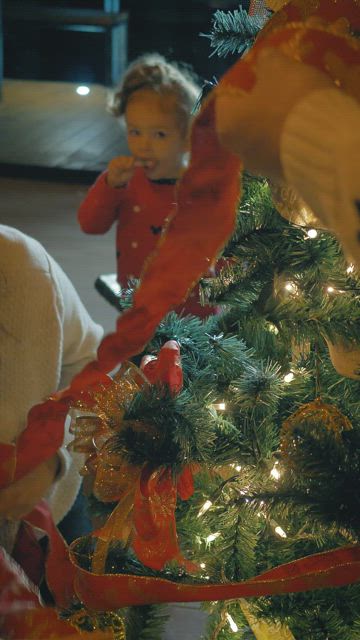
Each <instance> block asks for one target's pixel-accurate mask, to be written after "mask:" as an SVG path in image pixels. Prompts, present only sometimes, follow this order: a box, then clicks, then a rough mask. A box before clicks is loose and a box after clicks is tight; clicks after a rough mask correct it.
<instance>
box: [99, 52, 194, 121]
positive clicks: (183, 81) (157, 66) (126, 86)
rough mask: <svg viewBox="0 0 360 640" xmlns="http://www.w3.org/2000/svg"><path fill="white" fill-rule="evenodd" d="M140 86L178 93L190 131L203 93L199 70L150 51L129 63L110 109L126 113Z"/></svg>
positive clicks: (182, 116)
mask: <svg viewBox="0 0 360 640" xmlns="http://www.w3.org/2000/svg"><path fill="white" fill-rule="evenodd" d="M140 89H150V90H151V91H156V92H157V93H159V94H160V95H163V96H172V97H174V98H175V101H176V106H175V109H176V110H177V111H178V115H179V121H180V126H181V127H182V128H183V130H184V132H185V131H187V129H188V126H189V124H190V120H191V116H192V113H193V111H194V107H195V105H196V101H197V99H198V97H199V94H200V86H199V85H198V84H197V79H196V77H195V74H193V73H192V72H190V71H189V70H188V69H187V68H185V67H184V68H182V67H180V66H179V65H178V64H176V63H174V62H168V61H167V60H166V59H165V58H164V57H163V56H162V55H160V54H158V53H146V54H144V55H142V56H140V57H139V58H136V60H134V61H133V62H132V63H131V64H130V65H129V66H128V68H127V70H126V73H125V75H124V77H123V78H122V80H121V82H120V85H119V86H118V88H117V89H116V90H115V93H114V94H113V96H112V98H111V100H110V103H109V105H108V110H109V111H110V113H112V114H113V115H114V116H122V115H124V113H125V111H126V107H127V104H128V102H129V99H130V97H131V95H132V94H133V93H135V92H136V91H139V90H140Z"/></svg>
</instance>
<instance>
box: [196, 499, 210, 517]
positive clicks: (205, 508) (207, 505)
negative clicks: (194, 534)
mask: <svg viewBox="0 0 360 640" xmlns="http://www.w3.org/2000/svg"><path fill="white" fill-rule="evenodd" d="M210 507H212V502H211V500H206V501H205V502H204V504H203V506H202V507H201V509H200V511H199V513H198V514H197V517H198V518H201V516H203V515H204V513H206V511H208V509H210Z"/></svg>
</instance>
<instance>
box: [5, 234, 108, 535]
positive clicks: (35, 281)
mask: <svg viewBox="0 0 360 640" xmlns="http://www.w3.org/2000/svg"><path fill="white" fill-rule="evenodd" d="M102 335H103V330H102V328H101V327H100V326H99V325H97V324H95V323H94V322H93V321H92V320H91V318H90V316H89V314H88V313H87V311H86V309H85V307H84V306H83V304H82V302H81V300H80V298H79V296H78V294H77V293H76V291H75V289H74V287H73V285H72V284H71V282H70V280H69V279H68V278H67V276H66V275H65V273H64V272H63V271H62V269H61V268H60V267H59V265H58V264H57V263H56V262H55V260H53V258H51V256H49V254H48V253H47V252H46V251H45V249H44V248H43V247H42V246H41V245H40V244H39V243H38V242H37V241H36V240H34V239H32V238H29V237H28V236H26V235H24V234H23V233H21V232H20V231H18V230H16V229H14V228H12V227H7V226H3V225H0V440H1V441H2V442H5V443H10V442H14V441H15V440H16V438H17V436H18V435H19V434H20V433H21V431H22V430H23V429H24V428H25V426H26V421H27V413H28V411H29V409H30V408H31V407H32V406H33V405H34V404H37V403H39V402H41V401H42V400H44V399H45V398H46V397H47V396H49V395H50V394H51V393H53V392H54V391H56V390H57V389H60V388H63V387H65V386H67V385H68V384H69V382H70V380H71V378H72V377H73V376H74V375H75V374H76V373H77V372H78V371H80V370H81V369H82V368H83V367H84V365H85V364H86V363H87V362H89V361H91V360H93V359H94V358H95V357H96V350H97V347H98V344H99V342H100V340H101V338H102ZM69 440H70V436H69V433H68V428H66V429H65V435H64V446H63V447H62V448H61V450H60V452H59V455H60V458H61V463H62V465H61V471H60V473H59V475H58V477H57V479H56V481H55V482H54V485H53V487H52V489H51V491H50V492H49V494H48V496H47V499H48V502H49V504H50V508H51V511H52V514H53V518H54V521H55V522H56V523H58V522H59V521H60V520H62V518H63V517H64V516H65V515H66V513H67V512H68V511H69V509H70V508H71V506H72V504H73V502H74V500H75V498H76V495H77V493H78V490H79V487H80V480H81V478H80V476H79V474H78V466H79V464H81V462H82V461H81V460H79V459H76V458H75V456H74V455H71V454H70V453H69V452H68V451H67V449H66V448H65V445H66V444H67V442H68V441H69ZM34 446H35V445H34Z"/></svg>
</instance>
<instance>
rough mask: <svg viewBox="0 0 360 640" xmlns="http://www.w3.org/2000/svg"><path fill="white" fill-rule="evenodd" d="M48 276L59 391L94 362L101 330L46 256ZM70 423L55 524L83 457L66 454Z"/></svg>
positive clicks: (54, 497)
mask: <svg viewBox="0 0 360 640" xmlns="http://www.w3.org/2000/svg"><path fill="white" fill-rule="evenodd" d="M48 260H49V272H50V274H51V278H52V280H53V288H54V302H55V309H56V313H57V315H58V317H59V323H60V326H61V333H62V361H61V377H60V384H59V388H60V389H62V388H64V387H66V386H68V385H69V383H70V382H71V379H72V378H73V377H74V375H76V374H77V373H79V372H80V371H81V370H82V369H83V367H84V366H85V365H86V364H87V363H88V362H91V361H92V360H94V359H95V358H96V351H97V348H98V346H99V343H100V341H101V338H102V336H103V329H102V327H100V325H98V324H96V323H95V322H93V320H92V319H91V318H90V316H89V314H88V312H87V311H86V309H85V307H84V305H83V304H82V302H81V300H80V298H79V296H78V294H77V292H76V291H75V289H74V287H73V285H72V284H71V282H70V280H69V278H68V277H67V276H66V274H65V273H64V272H63V271H62V269H61V268H60V267H59V265H58V264H57V263H56V262H55V261H54V260H53V259H52V258H51V257H50V256H48ZM69 424H70V421H69V420H67V421H66V423H65V431H64V440H63V446H62V447H61V449H60V450H59V451H58V455H59V458H60V463H61V466H60V472H59V474H58V476H57V479H56V482H55V483H54V485H53V487H52V489H51V491H50V492H49V493H48V496H47V497H48V500H49V502H50V505H51V509H52V513H53V517H54V520H55V522H59V521H60V520H61V519H62V518H63V517H64V515H66V512H67V511H68V510H69V508H70V507H71V505H72V503H73V501H74V499H75V497H76V494H77V492H78V489H79V486H80V481H81V478H80V476H79V473H78V472H79V469H80V468H81V467H82V466H83V464H84V456H83V455H79V454H76V453H74V452H71V453H70V452H69V451H68V450H67V448H66V446H67V445H68V444H69V442H70V441H71V440H72V436H71V434H70V433H69Z"/></svg>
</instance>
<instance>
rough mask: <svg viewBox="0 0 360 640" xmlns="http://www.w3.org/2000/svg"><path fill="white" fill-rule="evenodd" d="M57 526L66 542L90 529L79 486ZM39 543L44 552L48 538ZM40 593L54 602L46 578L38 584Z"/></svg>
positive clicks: (48, 602) (84, 534) (49, 601)
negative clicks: (70, 505)
mask: <svg viewBox="0 0 360 640" xmlns="http://www.w3.org/2000/svg"><path fill="white" fill-rule="evenodd" d="M57 527H58V529H59V531H60V533H61V535H62V536H63V538H64V539H65V540H66V542H67V543H68V544H70V543H71V542H72V541H73V540H76V538H80V537H81V536H86V535H87V534H88V533H90V532H91V531H92V529H93V526H92V524H91V520H90V517H89V514H88V511H87V500H86V498H85V496H84V494H83V492H82V490H81V487H80V490H79V493H78V495H77V497H76V500H75V502H74V504H73V506H72V507H71V509H70V511H69V512H68V513H67V514H66V516H65V517H64V518H63V519H62V520H61V522H59V524H58V525H57ZM40 545H41V547H42V549H43V551H44V552H46V550H47V546H48V539H47V537H46V536H45V537H44V538H42V539H41V540H40ZM40 593H41V597H42V599H43V601H44V603H45V604H47V605H53V604H54V599H53V597H52V594H51V592H50V591H49V589H48V586H47V584H46V580H43V581H42V583H41V585H40Z"/></svg>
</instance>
